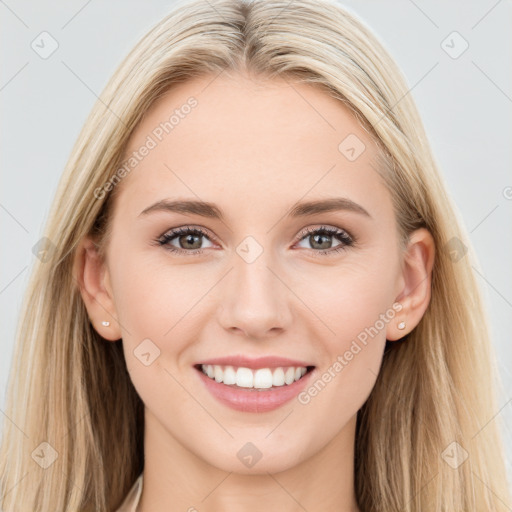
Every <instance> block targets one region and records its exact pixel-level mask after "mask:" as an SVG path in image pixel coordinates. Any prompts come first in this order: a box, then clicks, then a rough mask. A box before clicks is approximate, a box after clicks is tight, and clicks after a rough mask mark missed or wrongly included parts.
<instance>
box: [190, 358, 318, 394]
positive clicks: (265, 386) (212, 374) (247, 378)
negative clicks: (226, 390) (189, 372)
mask: <svg viewBox="0 0 512 512" xmlns="http://www.w3.org/2000/svg"><path fill="white" fill-rule="evenodd" d="M194 368H195V369H196V370H198V371H199V372H201V373H203V374H204V375H206V376H207V377H209V378H210V379H211V380H214V381H216V382H218V383H221V384H224V385H226V386H228V387H230V388H235V389H243V390H246V391H251V390H253V391H271V390H273V389H279V388H283V387H286V386H290V385H291V384H293V383H294V382H297V381H299V380H301V379H302V378H303V377H304V375H306V374H308V373H309V372H311V371H312V370H313V369H314V368H315V367H314V366H281V367H277V368H258V369H252V368H245V367H243V366H240V367H237V366H229V365H211V364H197V365H195V366H194Z"/></svg>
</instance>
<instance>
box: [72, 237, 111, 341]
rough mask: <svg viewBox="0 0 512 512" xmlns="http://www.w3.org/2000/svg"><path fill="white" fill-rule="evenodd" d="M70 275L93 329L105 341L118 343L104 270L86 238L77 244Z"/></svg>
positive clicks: (94, 245)
mask: <svg viewBox="0 0 512 512" xmlns="http://www.w3.org/2000/svg"><path fill="white" fill-rule="evenodd" d="M74 273H75V278H76V280H77V282H78V284H79V286H80V293H81V295H82V299H83V301H84V303H85V307H86V308H87V312H88V314H89V319H90V320H91V323H92V325H93V326H94V328H95V330H96V331H97V332H98V334H99V335H100V336H102V337H103V338H105V339H107V340H110V341H117V340H119V339H120V338H121V329H120V327H119V323H118V322H117V314H116V309H115V304H114V300H113V293H112V288H111V285H110V276H109V272H108V268H107V266H106V264H105V262H103V261H102V259H101V257H100V255H99V253H98V248H97V245H96V244H95V243H94V241H93V240H92V239H91V238H90V237H84V238H83V239H82V241H81V242H80V244H79V245H78V248H77V252H76V256H75V266H74ZM102 322H109V324H110V325H108V326H107V325H103V323H102Z"/></svg>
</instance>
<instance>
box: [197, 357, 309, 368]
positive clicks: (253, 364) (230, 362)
mask: <svg viewBox="0 0 512 512" xmlns="http://www.w3.org/2000/svg"><path fill="white" fill-rule="evenodd" d="M203 364H205V365H207V364H211V365H218V366H236V367H243V368H252V369H253V370H257V369H258V368H279V367H280V366H295V367H297V366H304V367H308V366H314V365H312V364H311V363H308V362H304V361H297V360H296V359H288V358H287V357H277V356H264V357H256V358H250V357H247V356H243V355H238V356H229V357H216V358H214V359H207V360H204V361H200V362H199V363H196V365H197V366H200V365H203Z"/></svg>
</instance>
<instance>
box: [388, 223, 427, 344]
mask: <svg viewBox="0 0 512 512" xmlns="http://www.w3.org/2000/svg"><path fill="white" fill-rule="evenodd" d="M434 258H435V243H434V239H433V237H432V235H431V233H430V232H429V231H428V230H427V229H425V228H420V229H417V230H416V231H414V232H413V233H412V234H411V235H410V237H409V243H408V245H407V249H406V251H405V254H404V260H403V264H402V274H401V276H400V281H401V283H402V290H401V292H400V293H399V295H398V296H397V298H396V299H395V301H396V302H399V303H400V304H401V305H402V310H401V311H400V312H398V313H397V314H396V316H395V319H394V320H393V322H391V323H390V324H389V325H388V329H387V331H386V338H387V339H388V340H389V341H395V340H399V339H400V338H403V337H404V336H405V335H406V334H408V333H409V332H411V331H412V330H413V329H414V328H415V327H416V326H417V325H418V324H419V322H420V320H421V319H422V318H423V315H424V314H425V311H426V310H427V307H428V305H429V303H430V297H431V284H432V269H433V267H434ZM402 322H404V323H405V326H404V325H403V323H402Z"/></svg>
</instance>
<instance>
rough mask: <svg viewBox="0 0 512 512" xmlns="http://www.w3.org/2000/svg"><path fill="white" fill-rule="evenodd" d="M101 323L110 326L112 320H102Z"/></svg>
mask: <svg viewBox="0 0 512 512" xmlns="http://www.w3.org/2000/svg"><path fill="white" fill-rule="evenodd" d="M101 324H102V325H104V326H105V327H108V326H109V325H110V322H107V321H106V320H104V321H103V322H101Z"/></svg>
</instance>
